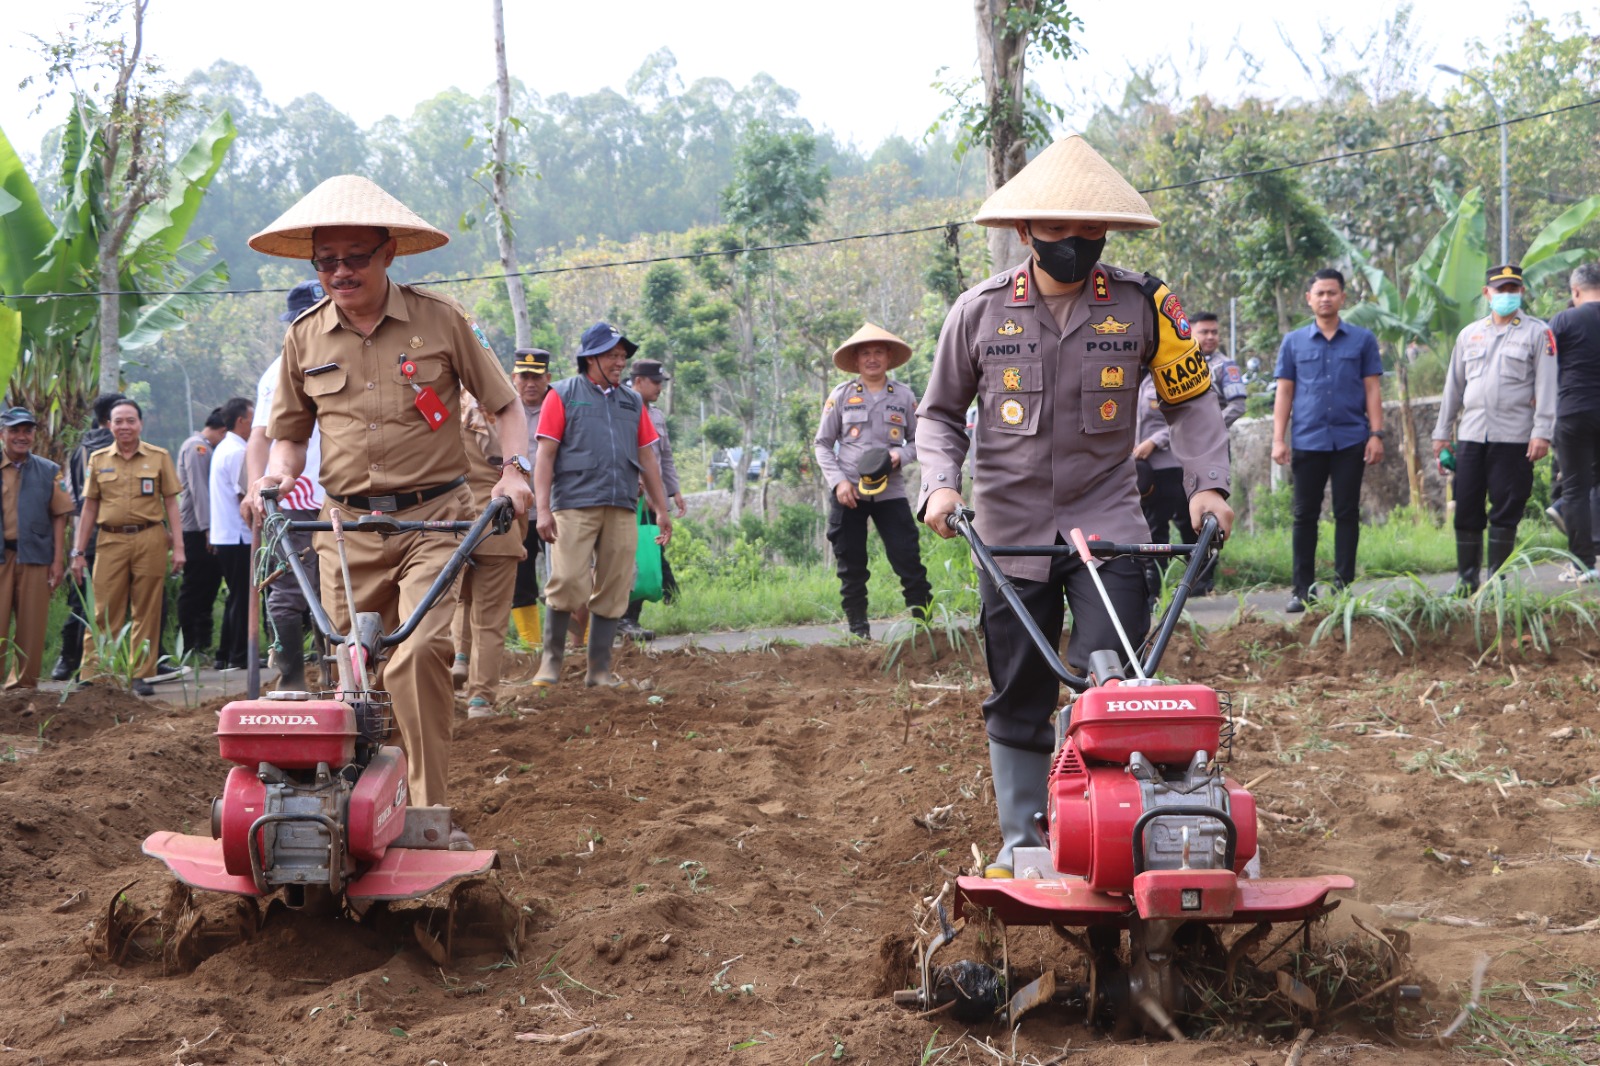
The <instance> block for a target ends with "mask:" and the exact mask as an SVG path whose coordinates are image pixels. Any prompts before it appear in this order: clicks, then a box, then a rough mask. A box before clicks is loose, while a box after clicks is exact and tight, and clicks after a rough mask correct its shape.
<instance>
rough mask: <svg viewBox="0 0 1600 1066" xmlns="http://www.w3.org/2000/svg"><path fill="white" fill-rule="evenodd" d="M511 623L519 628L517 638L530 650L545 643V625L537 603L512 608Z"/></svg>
mask: <svg viewBox="0 0 1600 1066" xmlns="http://www.w3.org/2000/svg"><path fill="white" fill-rule="evenodd" d="M511 622H512V624H513V625H515V626H516V627H517V636H519V637H521V638H522V643H524V644H526V645H527V646H528V647H529V649H530V650H531V649H533V648H537V647H538V646H539V645H540V644H542V643H543V642H544V623H543V620H542V619H541V617H540V613H539V605H538V604H537V603H530V604H529V605H528V606H526V607H513V608H511Z"/></svg>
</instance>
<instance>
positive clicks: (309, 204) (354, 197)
mask: <svg viewBox="0 0 1600 1066" xmlns="http://www.w3.org/2000/svg"><path fill="white" fill-rule="evenodd" d="M329 226H378V227H382V228H383V229H386V230H388V231H389V236H390V237H393V238H394V242H395V250H394V254H395V255H416V254H417V253H418V252H426V251H430V250H432V249H434V248H438V247H441V246H442V245H445V244H449V243H450V237H449V236H448V235H447V234H445V233H444V232H442V231H441V230H437V229H434V228H433V227H432V226H430V225H428V224H427V223H426V222H424V221H422V219H421V218H419V217H418V216H417V214H416V212H414V211H412V210H411V209H410V208H409V207H407V206H406V205H405V204H403V203H401V202H400V201H399V200H396V199H395V198H394V197H393V196H390V195H389V194H388V193H386V192H384V191H383V190H382V189H380V188H378V186H377V185H375V184H374V183H373V182H371V181H368V180H367V179H366V178H363V177H360V176H359V175H356V174H340V175H338V176H337V177H332V178H329V179H328V180H327V181H325V182H323V183H322V184H321V185H318V186H317V187H316V188H315V189H312V190H311V191H310V192H308V193H306V194H305V195H304V196H302V197H301V198H300V202H299V203H297V204H295V205H294V206H293V207H291V208H289V210H287V211H285V212H284V213H283V214H281V215H279V216H278V220H277V221H276V222H274V223H273V224H272V225H270V226H268V227H267V228H266V229H264V230H262V231H261V232H260V233H257V234H256V235H255V236H253V237H251V238H250V247H252V248H254V249H255V250H256V251H258V252H263V253H265V254H267V255H281V256H283V257H284V258H286V259H310V258H311V234H312V231H313V230H316V229H318V228H319V227H320V228H324V229H325V228H327V227H329Z"/></svg>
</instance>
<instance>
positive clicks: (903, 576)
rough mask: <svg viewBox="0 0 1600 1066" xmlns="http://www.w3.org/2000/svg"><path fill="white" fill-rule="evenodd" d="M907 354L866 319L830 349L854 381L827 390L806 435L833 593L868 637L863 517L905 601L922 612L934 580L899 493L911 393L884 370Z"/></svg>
mask: <svg viewBox="0 0 1600 1066" xmlns="http://www.w3.org/2000/svg"><path fill="white" fill-rule="evenodd" d="M910 358H911V345H909V344H907V343H906V342H905V341H903V340H901V339H900V338H899V337H896V336H895V335H894V334H893V333H890V332H889V331H888V330H886V329H884V328H882V327H881V326H875V325H873V324H872V323H871V322H868V323H867V324H866V325H864V326H862V327H861V328H860V329H858V330H856V332H855V334H854V335H853V336H851V338H850V339H849V340H847V341H845V342H844V343H843V344H841V345H839V347H838V348H837V349H835V350H834V353H833V365H834V366H836V367H838V368H839V369H840V370H843V371H844V372H845V373H847V374H855V375H856V378H855V379H854V380H853V381H846V382H845V383H844V384H843V385H840V386H839V387H838V388H836V389H834V390H833V391H832V392H831V393H829V394H828V399H827V400H826V401H825V402H824V403H823V405H822V422H821V424H820V425H818V426H817V436H816V439H815V440H814V441H813V442H812V444H813V446H814V449H815V452H816V456H817V465H818V466H819V467H821V468H822V476H823V478H824V480H826V481H827V483H828V488H829V490H831V491H832V493H833V498H832V499H830V500H829V501H828V543H829V544H831V545H832V546H833V558H834V562H835V566H836V568H837V570H838V573H839V598H840V599H841V600H842V601H843V603H844V617H845V621H846V622H847V623H848V624H849V626H850V633H851V635H852V636H857V637H861V638H863V639H871V637H872V629H871V626H870V625H869V624H868V622H867V579H868V578H869V577H870V574H869V573H868V572H867V523H868V521H871V522H872V523H873V524H874V525H876V526H877V527H878V536H880V537H882V538H883V547H884V550H885V551H886V552H887V553H888V556H889V565H890V566H892V567H893V568H894V572H895V574H896V575H897V576H898V577H899V578H900V590H901V593H902V594H903V595H904V596H905V601H906V606H907V607H909V608H911V611H912V614H913V615H914V616H915V617H917V618H926V617H927V613H928V603H929V601H930V600H932V599H933V588H932V587H931V586H930V585H929V584H928V572H927V570H926V569H924V568H923V565H922V549H921V547H920V546H919V545H918V543H917V523H916V520H915V519H914V518H912V517H911V505H910V503H908V502H907V500H906V486H905V477H904V474H903V473H902V470H903V469H904V467H905V464H907V463H910V462H912V461H913V460H915V459H916V457H917V444H916V437H917V395H916V393H915V392H914V391H912V389H911V386H909V385H907V384H905V383H904V382H901V381H895V380H893V379H891V378H890V377H889V371H891V370H893V369H894V368H895V367H898V366H903V365H905V363H906V362H907V361H908V360H909V359H910Z"/></svg>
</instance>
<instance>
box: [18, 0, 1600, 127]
mask: <svg viewBox="0 0 1600 1066" xmlns="http://www.w3.org/2000/svg"><path fill="white" fill-rule="evenodd" d="M85 6H86V5H85V4H84V3H83V2H82V0H6V3H5V8H6V15H5V20H6V31H5V35H4V38H3V39H0V40H3V43H0V71H4V72H5V80H6V81H7V82H10V83H11V84H15V82H16V81H17V80H19V79H20V78H21V77H22V76H23V75H25V74H27V73H30V72H38V71H40V70H41V69H42V62H41V61H40V59H39V57H38V55H37V54H36V53H35V52H33V51H31V46H32V42H31V41H30V40H29V39H28V37H27V36H26V35H27V34H29V33H32V34H37V35H39V36H43V37H47V38H49V37H53V36H54V34H55V33H56V32H57V31H59V30H61V29H64V28H65V27H66V26H67V25H68V24H69V23H70V22H71V21H72V20H73V19H74V18H75V17H76V16H77V15H78V13H80V12H81V11H83V10H84V8H85ZM1073 6H1074V7H1075V9H1077V10H1078V11H1080V12H1081V13H1082V17H1083V19H1084V23H1085V26H1084V30H1083V32H1082V34H1081V35H1080V39H1081V41H1082V43H1083V45H1084V46H1085V48H1086V49H1087V55H1086V56H1085V57H1084V58H1083V59H1081V60H1079V61H1077V62H1074V63H1072V64H1070V65H1067V66H1065V67H1058V68H1055V69H1052V70H1046V71H1042V72H1040V82H1041V84H1042V85H1043V87H1044V88H1045V90H1046V92H1047V93H1048V94H1049V95H1050V96H1052V97H1053V98H1055V99H1058V100H1062V101H1071V102H1072V106H1071V107H1070V108H1069V116H1068V125H1069V126H1074V127H1075V126H1076V125H1078V124H1079V123H1080V122H1081V120H1082V119H1083V118H1084V117H1085V116H1086V115H1087V114H1088V113H1089V111H1090V110H1091V109H1092V106H1093V104H1094V103H1095V102H1096V101H1097V100H1099V99H1102V98H1104V97H1107V96H1110V97H1112V98H1114V97H1115V96H1116V95H1117V93H1118V92H1119V90H1120V89H1121V86H1122V84H1123V82H1124V80H1125V78H1126V75H1127V73H1128V71H1129V69H1130V65H1131V64H1140V63H1145V62H1149V61H1152V60H1155V61H1162V62H1163V65H1164V67H1165V69H1166V71H1167V77H1168V79H1169V83H1170V84H1172V85H1174V86H1175V87H1176V88H1177V90H1178V91H1179V93H1180V94H1181V95H1182V96H1183V97H1189V96H1193V95H1197V94H1199V93H1202V92H1204V93H1209V94H1210V95H1212V96H1213V97H1214V98H1217V99H1219V100H1224V101H1227V100H1233V99H1237V98H1238V97H1239V96H1240V95H1241V93H1243V92H1254V93H1256V94H1258V95H1263V96H1269V97H1273V96H1277V97H1282V96H1308V95H1312V94H1313V93H1314V92H1315V83H1314V82H1313V81H1312V80H1311V79H1310V78H1308V77H1307V75H1306V74H1305V72H1304V71H1303V70H1302V69H1301V67H1300V65H1299V64H1298V63H1297V62H1296V61H1295V59H1294V56H1293V52H1292V50H1291V49H1290V47H1289V46H1287V45H1286V44H1285V43H1284V40H1285V38H1287V39H1288V40H1289V41H1292V42H1294V45H1295V46H1296V48H1298V49H1301V50H1303V51H1306V52H1313V51H1315V49H1316V48H1317V47H1318V46H1319V44H1320V35H1319V32H1318V27H1319V21H1320V22H1321V23H1322V24H1326V25H1329V26H1336V27H1337V28H1339V29H1340V30H1341V32H1342V34H1343V36H1344V40H1345V41H1346V42H1348V44H1349V45H1350V46H1352V47H1354V46H1359V45H1360V44H1362V43H1363V42H1364V41H1365V40H1366V39H1367V38H1368V36H1369V35H1370V34H1371V32H1372V31H1374V30H1376V29H1378V28H1379V27H1380V26H1381V25H1382V24H1383V22H1384V20H1385V19H1387V18H1389V17H1391V15H1392V12H1393V9H1394V3H1393V0H1343V2H1342V3H1339V4H1337V5H1327V4H1306V3H1300V4H1295V3H1288V4H1285V3H1282V2H1275V3H1266V2H1263V0H1245V2H1234V3H1218V2H1216V0H1208V2H1202V3H1197V2H1195V0H1187V2H1174V0H1139V2H1137V3H1127V2H1107V0H1100V2H1099V3H1087V2H1085V3H1079V4H1075V5H1073ZM1531 7H1532V8H1533V10H1534V11H1535V12H1536V13H1537V14H1539V15H1542V16H1548V17H1552V18H1558V17H1560V16H1562V15H1564V14H1565V13H1566V12H1569V11H1577V10H1581V11H1582V12H1583V13H1584V16H1585V18H1586V19H1587V21H1588V22H1589V24H1590V25H1596V24H1600V17H1597V16H1600V8H1597V6H1596V5H1595V4H1593V3H1590V4H1579V3H1577V2H1576V0H1531ZM505 9H506V35H507V54H508V58H509V62H510V66H511V72H512V75H513V77H516V78H519V79H521V80H522V81H523V82H524V83H525V84H527V85H528V86H529V87H530V88H532V89H533V90H534V91H536V92H538V93H540V94H542V95H553V94H555V93H560V92H566V93H573V94H581V93H587V92H591V91H593V90H595V89H598V88H601V87H603V86H612V87H614V88H617V89H621V88H622V87H623V86H624V84H625V82H626V81H627V78H628V75H629V74H631V73H632V72H633V71H634V70H636V69H637V68H638V66H639V63H640V62H641V60H643V59H644V58H645V57H646V56H648V55H649V54H650V53H652V52H654V51H655V50H656V49H658V48H662V47H666V48H670V49H671V50H672V51H673V53H674V54H675V55H676V56H677V59H678V70H679V73H680V75H681V76H682V77H683V78H684V79H685V80H686V81H692V80H693V79H694V78H697V77H703V76H715V77H722V78H726V79H728V80H729V81H731V82H733V83H734V84H736V85H743V84H744V83H745V82H746V81H748V79H749V78H750V77H751V75H753V74H756V73H758V72H763V71H764V72H766V73H767V74H770V75H771V76H772V77H773V78H775V79H777V81H778V82H779V83H780V84H782V85H784V86H787V87H789V88H791V89H794V90H796V91H797V92H799V94H800V104H799V111H800V113H801V114H802V115H804V116H805V117H806V118H808V119H810V120H811V122H812V123H813V125H814V126H816V127H818V128H827V129H831V130H833V131H834V132H835V133H836V134H838V135H839V136H840V138H841V139H843V140H846V141H854V142H855V143H856V144H857V145H859V146H861V147H863V148H867V149H870V148H872V147H874V146H876V145H877V144H878V143H879V142H880V141H881V140H882V139H883V138H884V137H887V136H889V135H891V134H895V133H899V134H902V135H904V136H906V137H910V138H916V137H919V136H921V134H922V132H923V131H924V130H925V129H926V128H927V126H928V123H929V122H930V121H931V120H932V119H933V118H934V117H935V116H936V115H937V114H938V113H939V111H940V110H941V108H942V107H943V102H942V100H941V98H940V96H939V95H938V93H937V92H935V91H934V90H933V89H932V88H930V83H932V82H933V81H934V79H935V78H936V76H937V72H938V70H939V68H940V67H948V68H950V70H951V72H952V73H953V74H954V75H957V76H967V75H971V74H973V73H975V72H976V63H975V60H974V43H973V42H974V29H973V13H972V12H973V5H972V0H806V2H803V3H797V4H779V3H771V2H761V3H754V4H740V3H729V2H727V0H717V2H712V0H606V2H601V3H593V2H591V3H551V2H545V0H539V2H534V0H505ZM1510 10H1512V8H1511V5H1510V4H1509V3H1506V2H1504V0H1418V3H1417V4H1416V7H1415V21H1416V23H1417V24H1418V26H1419V29H1420V36H1421V38H1422V39H1423V40H1424V41H1426V42H1427V45H1428V47H1429V48H1430V49H1431V50H1432V55H1430V56H1429V57H1428V61H1429V65H1427V66H1425V67H1424V70H1425V76H1426V79H1427V81H1426V82H1425V84H1429V85H1430V89H1431V91H1432V92H1434V93H1436V94H1437V93H1440V92H1442V91H1443V90H1444V89H1445V88H1447V87H1448V86H1449V85H1451V84H1454V83H1455V81H1456V79H1454V78H1451V77H1450V76H1448V75H1444V74H1437V73H1436V72H1434V71H1433V70H1432V69H1431V63H1433V62H1442V63H1449V64H1452V65H1456V66H1462V65H1464V64H1465V63H1466V62H1467V57H1468V55H1469V54H1470V53H1469V51H1468V46H1469V44H1470V42H1472V41H1474V40H1492V39H1493V38H1494V37H1495V36H1496V35H1497V34H1499V33H1501V32H1503V28H1504V27H1505V25H1506V23H1507V13H1508V12H1509V11H1510ZM490 22H491V6H490V2H489V0H450V2H448V3H444V4H439V3H423V2H421V0H382V2H378V0H347V2H345V3H342V4H331V3H326V2H321V0H317V2H313V0H272V2H266V0H153V2H152V3H151V5H150V13H149V16H148V19H147V25H146V30H145V41H146V51H147V53H150V54H153V55H155V56H156V57H157V58H159V59H160V60H161V61H162V63H163V64H164V65H165V66H166V68H167V70H168V71H169V72H170V73H171V74H172V75H173V76H174V77H176V78H180V79H181V78H182V77H183V76H184V75H186V74H188V73H189V72H190V71H192V70H194V69H196V68H198V67H205V66H209V65H210V64H211V63H212V62H214V61H215V60H217V59H227V60H230V61H233V62H236V63H239V64H242V65H244V66H246V67H249V68H250V69H251V70H252V71H254V72H255V74H256V76H257V77H258V78H259V79H260V81H261V84H262V86H263V88H264V89H265V91H266V94H267V96H268V98H269V99H271V100H273V101H275V102H277V103H279V104H286V103H288V102H289V101H290V100H292V99H293V98H294V97H296V96H299V95H302V94H304V93H307V92H317V93H320V94H321V95H322V96H323V97H324V98H325V99H327V100H328V101H329V102H330V103H332V104H333V105H334V106H335V107H337V108H339V109H340V110H342V111H344V112H346V113H347V114H349V115H351V116H352V117H353V118H355V119H356V121H357V122H359V123H361V124H362V125H363V126H369V125H371V123H373V122H374V121H375V120H377V119H379V118H381V117H383V116H384V115H390V114H393V115H400V116H405V115H409V114H410V113H411V110H412V108H413V107H414V106H415V104H416V103H417V102H419V101H421V100H424V99H427V98H428V97H430V96H433V95H434V94H435V93H437V92H439V91H441V90H443V89H446V88H450V87H452V86H453V87H456V88H459V89H462V90H464V91H467V92H471V93H480V92H484V91H486V90H487V89H488V88H489V87H490V86H491V85H492V83H493V80H494V49H493V37H492V31H491V28H490ZM1241 48H1242V49H1243V50H1244V51H1246V52H1248V53H1250V54H1251V55H1253V56H1254V57H1255V59H1256V60H1257V61H1258V62H1259V63H1260V64H1261V69H1260V70H1259V72H1258V73H1257V74H1256V75H1255V77H1254V84H1253V85H1251V84H1248V83H1247V82H1246V80H1245V69H1246V66H1245V63H1244V62H1243V60H1242V59H1241V57H1240V55H1239V52H1238V49H1241ZM6 89H7V90H8V91H5V92H0V128H4V130H5V131H6V134H7V136H8V137H10V139H11V140H12V142H13V144H15V145H16V146H17V148H18V149H19V150H20V151H22V152H24V153H25V154H28V155H32V154H36V153H37V151H38V144H39V138H40V135H41V134H42V133H43V131H44V130H45V129H46V128H48V126H50V125H53V124H55V123H57V122H59V120H60V111H61V105H60V104H59V103H58V102H55V101H51V102H50V104H48V105H47V110H46V112H45V114H43V115H41V116H38V117H36V118H30V117H29V116H28V112H29V111H31V110H32V109H33V107H34V106H35V104H36V102H37V95H38V94H37V92H35V91H34V90H31V89H30V90H27V91H24V92H21V93H18V92H14V91H10V90H11V85H7V86H6Z"/></svg>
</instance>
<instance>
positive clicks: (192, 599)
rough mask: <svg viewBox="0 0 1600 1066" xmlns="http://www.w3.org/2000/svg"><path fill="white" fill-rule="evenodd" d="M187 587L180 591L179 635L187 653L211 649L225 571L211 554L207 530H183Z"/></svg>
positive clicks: (180, 588) (185, 583) (184, 585)
mask: <svg viewBox="0 0 1600 1066" xmlns="http://www.w3.org/2000/svg"><path fill="white" fill-rule="evenodd" d="M183 556H184V564H183V584H182V585H181V586H179V588H178V632H179V633H181V634H182V635H183V650H184V651H185V652H191V651H192V652H203V651H204V650H205V649H207V648H209V647H211V635H212V622H211V614H212V608H213V607H214V606H215V605H216V602H217V590H218V589H220V588H221V587H222V568H221V567H220V566H218V565H217V557H216V556H215V555H212V554H211V545H210V544H209V543H207V541H206V531H205V530H203V529H201V530H189V529H186V530H184V531H183Z"/></svg>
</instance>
